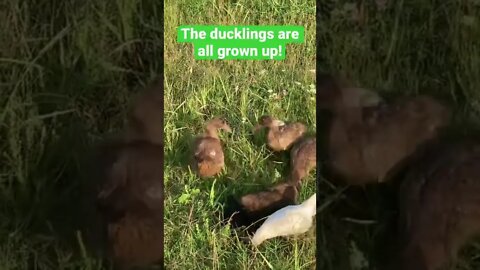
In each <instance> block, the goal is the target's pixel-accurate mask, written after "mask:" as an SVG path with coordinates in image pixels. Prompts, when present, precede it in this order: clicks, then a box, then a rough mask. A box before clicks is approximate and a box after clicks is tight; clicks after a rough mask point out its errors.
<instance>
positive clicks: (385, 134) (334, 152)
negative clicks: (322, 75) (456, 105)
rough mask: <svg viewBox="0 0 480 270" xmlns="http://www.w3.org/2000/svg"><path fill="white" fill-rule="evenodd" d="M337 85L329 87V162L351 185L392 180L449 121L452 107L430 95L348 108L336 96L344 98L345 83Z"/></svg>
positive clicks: (327, 90) (329, 165) (326, 91)
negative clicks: (418, 148) (331, 115)
mask: <svg viewBox="0 0 480 270" xmlns="http://www.w3.org/2000/svg"><path fill="white" fill-rule="evenodd" d="M332 85H333V86H331V87H332V88H330V89H323V93H324V95H325V96H327V97H328V99H329V100H330V103H329V104H331V105H330V106H331V107H330V110H331V112H332V114H333V117H332V120H331V123H330V127H329V131H328V139H327V149H328V156H329V157H328V161H327V162H326V165H327V166H328V167H329V168H330V169H331V170H333V171H334V173H336V174H337V175H339V176H340V178H343V179H344V180H345V181H347V182H348V183H350V184H356V185H363V184H367V183H372V182H382V181H386V180H387V179H388V177H389V175H390V174H392V173H394V172H395V171H396V170H398V169H399V168H400V167H401V165H402V161H404V160H405V159H406V158H407V157H408V156H410V155H411V154H413V153H414V152H415V150H416V149H417V147H419V146H420V145H422V144H424V143H426V142H427V141H429V140H431V139H433V138H435V137H436V136H437V135H438V133H439V129H440V128H441V127H443V126H445V125H446V124H447V123H448V120H449V110H448V109H447V108H446V107H444V106H443V105H442V104H440V103H439V102H438V101H436V100H435V99H433V98H431V97H428V96H418V97H414V98H409V99H404V100H397V101H395V102H394V103H392V104H379V105H377V106H371V107H344V106H343V105H342V101H336V100H337V99H338V98H340V97H341V92H340V90H339V88H338V87H337V86H335V84H332ZM328 92H330V94H329V93H328ZM339 92H340V94H339Z"/></svg>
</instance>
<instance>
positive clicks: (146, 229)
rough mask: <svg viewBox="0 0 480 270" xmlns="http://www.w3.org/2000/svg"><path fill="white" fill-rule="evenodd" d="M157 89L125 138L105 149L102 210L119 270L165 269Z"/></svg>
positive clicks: (139, 107)
mask: <svg viewBox="0 0 480 270" xmlns="http://www.w3.org/2000/svg"><path fill="white" fill-rule="evenodd" d="M160 97H161V92H160V89H158V88H157V87H156V86H153V87H151V88H149V89H147V90H146V91H144V92H142V93H141V95H140V96H139V97H138V99H137V102H136V103H135V105H134V108H133V113H132V115H131V117H130V119H129V123H128V127H127V131H126V136H125V137H124V138H123V139H122V140H120V142H117V143H114V144H111V145H110V146H109V147H108V148H106V149H104V151H107V152H108V153H105V154H104V156H105V157H108V161H103V162H102V163H105V166H104V168H103V170H102V175H103V176H102V178H103V180H104V181H103V183H102V185H101V186H100V190H99V191H98V193H97V206H98V210H99V213H100V214H101V216H102V217H103V220H104V223H105V227H106V233H107V246H108V248H107V250H108V257H109V258H110V259H111V260H112V261H113V263H114V265H115V267H116V268H117V269H131V268H133V267H146V266H150V265H153V264H160V265H163V198H164V197H163V196H164V195H163V190H164V188H163V123H162V113H163V103H162V102H161V100H160Z"/></svg>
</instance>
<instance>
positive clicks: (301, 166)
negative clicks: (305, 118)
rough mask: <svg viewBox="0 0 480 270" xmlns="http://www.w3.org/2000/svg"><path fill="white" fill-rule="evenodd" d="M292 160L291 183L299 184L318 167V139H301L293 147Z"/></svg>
mask: <svg viewBox="0 0 480 270" xmlns="http://www.w3.org/2000/svg"><path fill="white" fill-rule="evenodd" d="M290 158H291V159H290V164H291V165H290V166H291V175H290V181H292V182H293V183H295V184H299V183H300V181H301V180H302V179H303V178H304V177H305V176H307V175H308V174H309V173H310V171H311V170H312V169H314V168H315V167H316V166H317V138H316V137H305V138H303V139H300V140H299V141H298V142H296V143H295V144H294V146H293V147H292V151H291V152H290Z"/></svg>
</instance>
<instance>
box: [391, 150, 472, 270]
mask: <svg viewBox="0 0 480 270" xmlns="http://www.w3.org/2000/svg"><path fill="white" fill-rule="evenodd" d="M420 157H421V158H420V159H416V160H413V161H412V162H411V166H410V167H409V169H408V170H407V173H406V177H405V178H404V181H403V182H402V185H401V188H400V191H399V210H400V228H401V229H402V231H401V234H400V237H399V239H400V242H401V243H402V244H403V245H402V249H401V251H400V253H399V257H398V260H399V261H396V262H394V263H393V265H395V266H398V267H392V268H396V269H399V270H410V269H413V270H440V269H442V270H443V269H450V268H449V266H450V264H451V263H452V262H454V259H455V257H456V255H457V253H458V251H459V250H460V248H462V247H463V246H464V245H465V244H467V243H468V241H469V240H471V239H472V237H475V236H476V235H478V234H479V233H480V196H479V194H480V144H478V143H473V142H468V143H466V142H464V143H456V144H442V145H434V147H430V148H429V149H428V150H426V153H425V154H422V155H421V156H420Z"/></svg>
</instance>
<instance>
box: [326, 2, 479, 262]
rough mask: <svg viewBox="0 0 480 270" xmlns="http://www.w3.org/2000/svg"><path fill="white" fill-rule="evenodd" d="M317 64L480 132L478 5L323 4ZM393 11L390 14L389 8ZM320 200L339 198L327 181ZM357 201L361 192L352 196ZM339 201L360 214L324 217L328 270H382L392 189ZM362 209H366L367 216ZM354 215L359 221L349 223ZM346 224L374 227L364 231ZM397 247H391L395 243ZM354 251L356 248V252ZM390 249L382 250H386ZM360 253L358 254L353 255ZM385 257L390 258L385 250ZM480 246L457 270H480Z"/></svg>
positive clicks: (460, 129)
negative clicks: (426, 99) (426, 98)
mask: <svg viewBox="0 0 480 270" xmlns="http://www.w3.org/2000/svg"><path fill="white" fill-rule="evenodd" d="M322 3H323V5H322V6H321V7H320V9H321V12H322V15H323V16H322V17H321V23H320V24H319V25H317V28H318V32H317V34H318V35H319V38H320V48H319V51H320V53H319V55H318V58H319V60H320V63H319V65H320V67H319V69H320V70H323V71H335V72H339V73H341V74H343V75H345V76H346V77H347V78H349V79H351V80H352V82H353V83H354V84H356V85H358V86H362V87H366V88H371V89H375V90H377V91H378V92H380V93H381V94H382V95H385V96H387V97H389V96H398V95H418V94H431V95H433V96H436V97H438V98H440V99H442V100H444V101H446V102H448V103H449V104H451V105H452V107H453V108H454V109H455V122H456V123H455V128H454V129H455V132H456V133H465V134H468V133H471V132H472V131H475V130H478V127H479V126H480V125H479V124H480V119H479V115H480V114H479V101H480V90H479V89H480V81H479V78H480V77H479V76H478V75H479V74H480V61H479V59H480V58H479V49H480V21H479V20H480V3H479V2H478V1H470V0H464V1H435V0H419V1H410V0H400V1H388V0H387V1H381V0H376V1H373V0H371V1H366V0H363V1H344V0H343V1H322ZM384 3H386V5H385V6H384V7H382V5H383V4H384ZM320 186H321V187H320V191H319V192H320V193H325V194H323V195H324V196H328V195H329V194H331V193H332V192H334V191H330V190H328V189H324V188H323V187H328V186H329V185H328V184H327V182H326V180H324V181H322V183H321V185H320ZM353 193H355V192H353ZM356 193H362V194H363V195H362V196H360V197H361V198H362V199H358V197H357V198H354V197H352V196H349V197H343V198H342V199H341V200H339V202H340V201H342V202H344V203H345V205H349V207H350V209H356V210H355V211H354V213H356V214H352V212H351V211H353V210H351V211H350V212H349V213H348V214H345V213H341V212H339V210H340V209H339V208H340V206H339V205H340V204H337V205H334V207H332V208H329V209H327V210H326V211H324V212H322V213H321V214H320V216H319V218H320V220H322V221H323V222H322V224H320V228H319V229H317V235H319V238H318V241H319V243H318V249H319V257H318V258H317V262H318V265H319V267H320V268H321V269H335V270H337V269H381V267H380V268H378V267H375V264H376V263H377V262H378V261H381V260H382V257H385V256H386V255H385V252H386V250H387V249H388V248H387V247H388V246H387V245H385V243H383V245H378V243H379V241H380V242H381V241H387V240H386V239H389V238H394V237H395V235H392V231H390V229H389V228H390V226H391V222H394V220H392V218H394V217H395V207H394V205H393V202H392V200H391V198H395V193H394V190H392V189H391V188H390V187H380V186H377V187H371V188H367V189H366V190H362V191H356ZM362 207H363V209H361V208H362ZM349 215H352V216H349ZM344 217H355V218H361V219H364V220H367V221H374V222H375V223H374V224H369V225H368V224H358V222H356V223H352V222H347V221H344V220H342V218H344ZM390 240H391V239H390ZM352 243H355V246H356V248H352V246H353V245H352ZM382 247H383V248H382ZM355 249H357V250H356V251H355V252H353V251H354V250H355ZM382 249H383V250H382ZM352 252H353V253H361V254H363V255H364V257H365V260H366V261H368V262H369V263H370V268H368V267H367V268H362V267H354V266H353V263H351V260H350V256H351V255H352ZM478 254H480V249H479V248H478V243H473V244H471V245H470V246H469V247H466V248H465V249H464V250H463V251H462V254H461V256H460V259H459V261H458V263H457V266H456V267H455V268H454V269H462V270H467V269H468V270H472V269H480V260H479V259H478V258H479V256H478Z"/></svg>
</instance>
